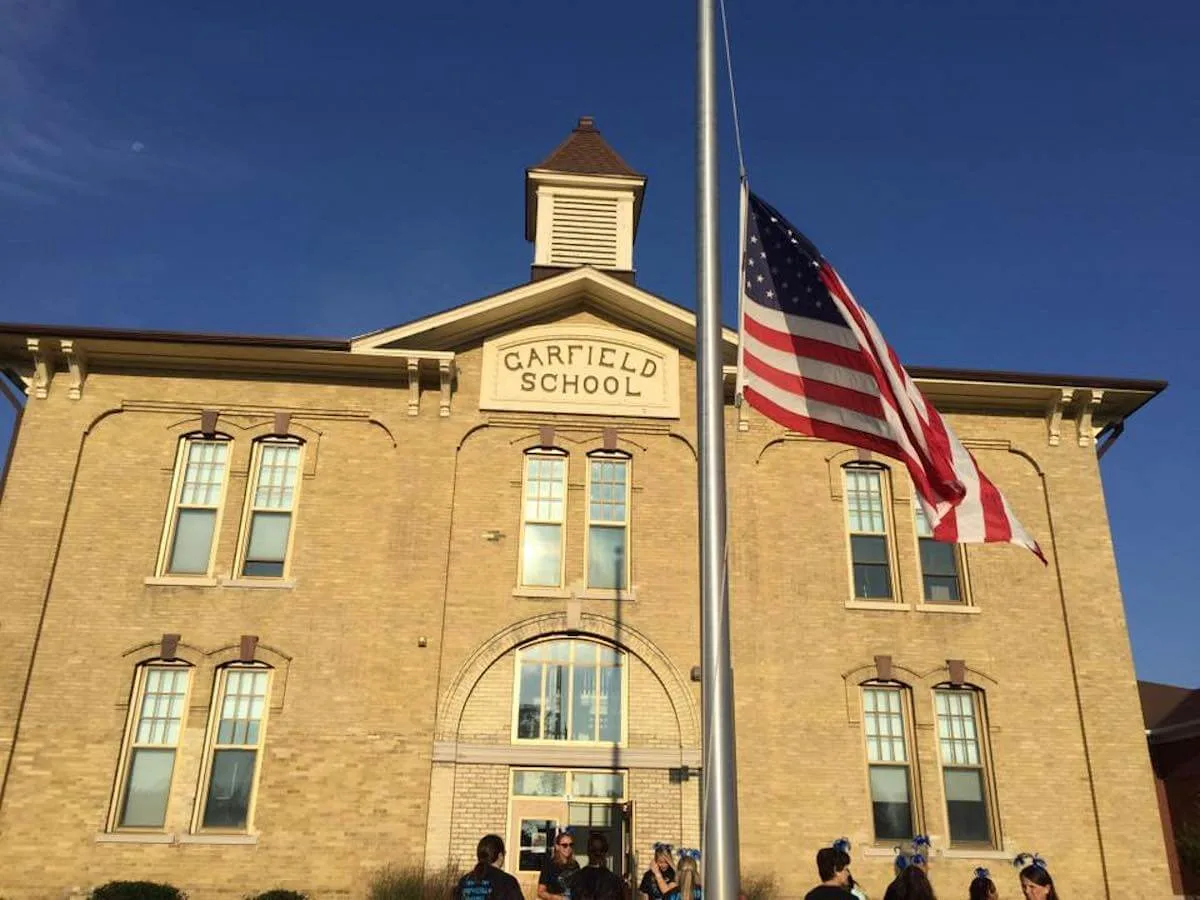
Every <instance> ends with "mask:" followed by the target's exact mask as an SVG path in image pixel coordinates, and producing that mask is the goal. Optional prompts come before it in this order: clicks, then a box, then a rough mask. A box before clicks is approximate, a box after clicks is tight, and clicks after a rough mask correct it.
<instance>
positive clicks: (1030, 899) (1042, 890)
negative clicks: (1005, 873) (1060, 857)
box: [1013, 853, 1058, 900]
mask: <svg viewBox="0 0 1200 900" xmlns="http://www.w3.org/2000/svg"><path fill="white" fill-rule="evenodd" d="M1026 861H1028V865H1026V866H1025V868H1023V869H1021V876H1020V878H1021V894H1022V895H1023V896H1024V897H1025V900H1058V892H1057V891H1056V890H1054V879H1053V878H1051V877H1050V870H1049V869H1047V868H1046V861H1045V860H1044V859H1042V858H1041V857H1040V856H1038V855H1037V854H1036V853H1022V854H1021V855H1020V856H1018V857H1017V858H1016V859H1015V860H1013V865H1014V866H1020V865H1022V864H1023V863H1025V862H1026Z"/></svg>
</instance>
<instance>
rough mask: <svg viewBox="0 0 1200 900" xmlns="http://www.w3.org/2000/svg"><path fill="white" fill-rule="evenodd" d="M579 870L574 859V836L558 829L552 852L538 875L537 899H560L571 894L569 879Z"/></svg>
mask: <svg viewBox="0 0 1200 900" xmlns="http://www.w3.org/2000/svg"><path fill="white" fill-rule="evenodd" d="M578 871H579V863H577V862H576V861H575V838H573V837H572V836H571V833H570V832H569V831H560V832H559V833H558V837H556V838H555V839H554V852H553V854H551V856H550V859H549V860H547V862H546V865H545V866H543V867H542V874H541V875H540V876H539V877H538V886H537V896H538V900H562V898H564V897H570V896H571V879H572V878H574V877H575V874H576V873H577V872H578Z"/></svg>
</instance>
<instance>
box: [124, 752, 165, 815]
mask: <svg viewBox="0 0 1200 900" xmlns="http://www.w3.org/2000/svg"><path fill="white" fill-rule="evenodd" d="M174 767H175V751H174V750H143V749H135V750H134V751H133V754H132V755H131V756H130V758H129V775H128V782H127V784H126V787H125V803H124V806H123V807H122V809H121V827H123V828H161V827H162V826H163V822H165V821H166V816H167V795H168V793H169V792H170V789H171V770H172V769H173V768H174Z"/></svg>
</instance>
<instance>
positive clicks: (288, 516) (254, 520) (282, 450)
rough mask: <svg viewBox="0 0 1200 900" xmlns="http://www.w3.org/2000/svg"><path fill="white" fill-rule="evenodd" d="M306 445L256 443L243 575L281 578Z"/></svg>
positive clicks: (241, 561) (283, 440)
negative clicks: (302, 455) (301, 461)
mask: <svg viewBox="0 0 1200 900" xmlns="http://www.w3.org/2000/svg"><path fill="white" fill-rule="evenodd" d="M302 453H303V446H302V445H301V444H300V442H299V441H296V440H292V439H288V438H265V439H263V440H260V441H258V442H256V444H255V447H254V460H253V464H252V466H251V481H250V487H249V489H248V490H247V491H246V514H245V520H244V525H243V528H242V533H243V535H244V537H243V541H242V552H241V556H240V559H239V561H238V565H239V571H240V574H241V575H243V576H246V577H250V578H282V577H283V575H284V571H285V569H286V567H287V562H288V558H289V552H288V551H289V549H290V547H291V544H292V533H293V531H294V528H293V524H294V523H293V519H294V517H295V509H296V494H297V491H298V489H299V479H300V460H301V454H302Z"/></svg>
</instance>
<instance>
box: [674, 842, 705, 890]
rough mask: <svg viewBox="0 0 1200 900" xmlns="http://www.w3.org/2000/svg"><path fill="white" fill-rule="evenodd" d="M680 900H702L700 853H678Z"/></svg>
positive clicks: (684, 851)
mask: <svg viewBox="0 0 1200 900" xmlns="http://www.w3.org/2000/svg"><path fill="white" fill-rule="evenodd" d="M678 896H679V898H680V900H703V897H704V892H703V890H702V889H701V887H700V851H699V850H682V849H681V850H680V851H679V894H678Z"/></svg>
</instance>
